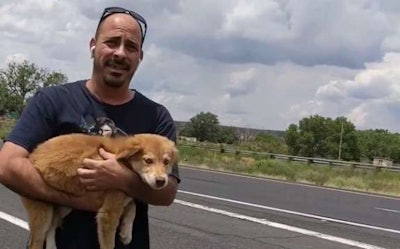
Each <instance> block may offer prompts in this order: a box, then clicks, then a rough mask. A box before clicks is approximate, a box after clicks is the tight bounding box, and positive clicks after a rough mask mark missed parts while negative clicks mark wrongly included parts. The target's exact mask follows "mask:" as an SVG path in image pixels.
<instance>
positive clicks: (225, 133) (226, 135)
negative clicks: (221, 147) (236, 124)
mask: <svg viewBox="0 0 400 249" xmlns="http://www.w3.org/2000/svg"><path fill="white" fill-rule="evenodd" d="M238 141H239V137H238V136H237V134H236V132H235V129H234V128H233V127H220V128H219V131H218V134H217V142H218V143H227V144H234V143H237V142H238Z"/></svg>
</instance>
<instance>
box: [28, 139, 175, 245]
mask: <svg viewBox="0 0 400 249" xmlns="http://www.w3.org/2000/svg"><path fill="white" fill-rule="evenodd" d="M101 147H102V148H104V149H105V150H106V151H108V152H111V153H114V154H116V159H117V160H118V162H120V163H121V164H123V165H125V166H128V167H130V168H131V169H132V170H134V171H136V172H137V173H138V174H139V176H140V177H141V178H142V180H143V181H144V182H146V183H147V184H149V185H150V186H151V187H152V188H154V189H161V188H163V187H165V186H166V185H167V183H168V174H169V173H170V172H171V169H172V165H173V164H174V163H175V162H176V161H177V149H176V147H175V144H174V143H173V142H172V141H170V140H168V139H167V138H165V137H162V136H159V135H154V134H138V135H135V136H129V137H119V138H109V137H102V136H90V135H85V134H69V135H62V136H58V137H54V138H52V139H49V140H48V141H46V142H44V143H42V144H40V145H39V146H38V147H37V148H36V149H35V150H34V151H33V152H32V153H31V154H30V156H29V159H30V160H31V162H32V164H33V165H34V166H35V167H36V168H37V169H38V170H39V172H40V174H41V175H42V177H43V179H44V181H45V182H46V183H47V184H49V185H50V186H52V187H53V188H55V189H58V190H60V191H63V192H66V193H69V194H73V195H83V194H85V192H86V189H85V187H84V186H82V184H81V183H80V181H79V178H78V176H77V169H78V168H79V167H81V166H82V161H83V159H84V158H92V159H100V158H101V157H100V155H99V152H98V151H99V148H101ZM99 198H101V199H100V200H101V201H102V203H103V204H102V206H101V208H100V209H99V210H98V214H97V229H98V231H97V232H98V237H99V243H100V248H101V249H113V248H114V246H115V245H114V241H115V232H116V230H117V227H118V225H119V222H120V219H121V224H120V233H119V236H120V238H121V240H122V242H123V243H124V244H128V243H129V242H130V241H131V239H132V237H131V236H132V223H133V220H134V217H135V204H134V201H133V200H132V199H131V198H130V197H128V196H127V195H126V194H125V193H123V192H119V191H103V192H99ZM22 201H23V204H24V206H25V209H26V211H27V213H28V217H29V227H30V241H29V248H30V249H43V245H44V242H45V241H46V249H50V248H54V249H55V248H56V245H55V231H56V228H57V227H58V226H59V225H60V224H61V221H62V218H63V217H65V216H66V215H67V214H68V213H69V212H70V209H68V208H64V207H60V206H57V205H55V204H51V203H45V202H41V201H38V200H32V199H28V198H25V197H22Z"/></svg>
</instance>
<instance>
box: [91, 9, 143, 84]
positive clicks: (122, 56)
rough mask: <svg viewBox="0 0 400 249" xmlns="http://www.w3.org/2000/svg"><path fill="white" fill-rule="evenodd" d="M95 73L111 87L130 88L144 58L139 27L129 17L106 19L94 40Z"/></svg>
mask: <svg viewBox="0 0 400 249" xmlns="http://www.w3.org/2000/svg"><path fill="white" fill-rule="evenodd" d="M92 43H93V44H91V45H95V46H96V48H95V50H94V58H93V65H94V73H95V74H96V76H97V77H98V78H99V79H102V80H103V81H104V83H105V84H106V85H108V86H110V87H116V88H118V87H121V86H124V85H129V82H130V80H131V78H132V76H133V75H134V73H135V71H136V69H137V66H138V64H139V59H140V58H141V32H140V27H139V24H138V23H137V22H136V20H134V19H133V17H131V16H129V15H127V14H113V15H111V16H109V17H108V18H106V19H105V20H104V21H103V22H102V23H101V27H100V28H99V31H98V36H97V40H96V41H94V40H92Z"/></svg>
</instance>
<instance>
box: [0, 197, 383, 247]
mask: <svg viewBox="0 0 400 249" xmlns="http://www.w3.org/2000/svg"><path fill="white" fill-rule="evenodd" d="M174 203H177V204H180V205H184V206H188V207H192V208H197V209H201V210H205V211H208V212H212V213H217V214H221V215H225V216H228V217H232V218H237V219H241V220H247V221H250V222H254V223H259V224H262V225H266V226H269V227H273V228H278V229H283V230H286V231H290V232H295V233H300V234H304V235H307V236H312V237H316V238H320V239H324V240H329V241H333V242H336V243H341V244H345V245H349V246H354V247H358V248H363V249H384V248H383V247H379V246H374V245H370V244H366V243H362V242H358V241H353V240H349V239H344V238H340V237H336V236H332V235H328V234H323V233H319V232H315V231H311V230H307V229H303V228H298V227H294V226H289V225H285V224H281V223H277V222H271V221H268V220H266V219H259V218H255V217H251V216H247V215H242V214H237V213H233V212H229V211H225V210H221V209H216V208H211V207H207V206H204V205H199V204H196V203H191V202H187V201H182V200H178V199H176V200H175V201H174ZM0 219H3V220H5V221H7V222H10V223H11V224H14V225H16V226H18V227H21V228H23V229H25V230H28V231H29V226H28V223H27V222H26V221H24V220H21V219H19V218H17V217H14V216H12V215H9V214H7V213H4V212H2V211H0Z"/></svg>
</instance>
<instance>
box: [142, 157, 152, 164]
mask: <svg viewBox="0 0 400 249" xmlns="http://www.w3.org/2000/svg"><path fill="white" fill-rule="evenodd" d="M144 162H145V163H146V164H152V163H153V159H151V158H144Z"/></svg>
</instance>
